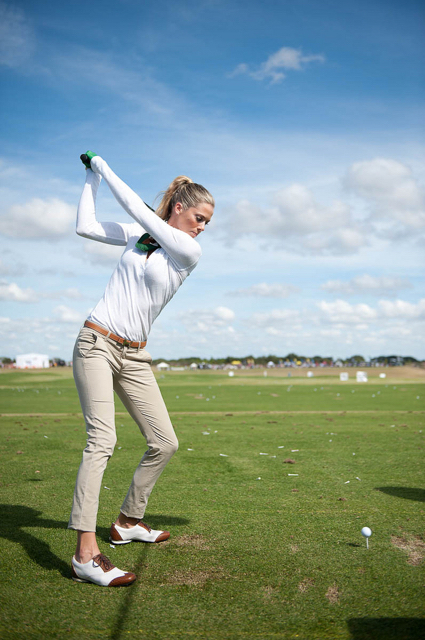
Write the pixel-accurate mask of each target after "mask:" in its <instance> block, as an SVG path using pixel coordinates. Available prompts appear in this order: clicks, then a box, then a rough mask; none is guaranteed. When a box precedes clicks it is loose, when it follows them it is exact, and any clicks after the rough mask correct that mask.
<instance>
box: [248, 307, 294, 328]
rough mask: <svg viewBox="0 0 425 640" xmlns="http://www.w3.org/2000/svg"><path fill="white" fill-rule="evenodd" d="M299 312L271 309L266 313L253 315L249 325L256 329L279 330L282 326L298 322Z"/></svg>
mask: <svg viewBox="0 0 425 640" xmlns="http://www.w3.org/2000/svg"><path fill="white" fill-rule="evenodd" d="M300 320H301V312H300V311H298V310H297V309H273V310H272V311H269V312H267V313H254V315H253V316H252V318H251V319H250V323H251V324H253V325H255V326H257V327H268V328H270V327H274V328H275V329H279V328H280V327H281V326H282V325H286V324H290V325H292V324H293V323H294V322H299V321H300Z"/></svg>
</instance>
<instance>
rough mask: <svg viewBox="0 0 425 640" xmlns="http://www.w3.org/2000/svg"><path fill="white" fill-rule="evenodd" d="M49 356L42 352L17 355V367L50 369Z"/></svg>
mask: <svg viewBox="0 0 425 640" xmlns="http://www.w3.org/2000/svg"><path fill="white" fill-rule="evenodd" d="M49 366H50V365H49V356H46V355H44V354H41V353H25V354H22V355H20V356H16V368H17V369H48V368H49Z"/></svg>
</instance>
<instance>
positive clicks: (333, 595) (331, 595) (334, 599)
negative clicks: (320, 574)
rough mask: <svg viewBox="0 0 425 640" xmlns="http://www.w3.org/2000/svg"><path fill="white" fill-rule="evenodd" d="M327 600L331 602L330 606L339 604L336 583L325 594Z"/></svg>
mask: <svg viewBox="0 0 425 640" xmlns="http://www.w3.org/2000/svg"><path fill="white" fill-rule="evenodd" d="M325 598H327V599H328V600H329V603H330V604H338V602H339V591H338V587H337V585H336V584H335V583H334V584H333V585H332V586H330V587H329V588H328V590H327V591H326V593H325Z"/></svg>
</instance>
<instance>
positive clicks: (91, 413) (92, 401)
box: [68, 327, 178, 531]
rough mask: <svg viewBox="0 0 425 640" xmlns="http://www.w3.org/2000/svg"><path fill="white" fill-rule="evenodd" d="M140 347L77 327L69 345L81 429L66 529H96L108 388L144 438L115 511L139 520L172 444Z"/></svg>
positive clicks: (111, 438) (106, 451)
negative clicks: (139, 456)
mask: <svg viewBox="0 0 425 640" xmlns="http://www.w3.org/2000/svg"><path fill="white" fill-rule="evenodd" d="M151 362H152V358H151V356H150V355H149V353H148V352H147V351H145V349H137V348H131V347H123V346H121V345H119V344H117V343H116V342H114V341H112V340H110V339H108V338H106V337H104V336H102V335H101V334H100V333H98V332H96V331H95V330H93V329H89V328H87V327H83V328H82V329H81V331H80V333H79V335H78V338H77V341H76V343H75V348H74V355H73V369H74V379H75V383H76V385H77V390H78V395H79V397H80V403H81V407H82V410H83V414H84V419H85V422H86V429H87V446H86V448H85V449H84V451H83V459H82V461H81V465H80V468H79V470H78V474H77V482H76V485H75V492H74V501H73V505H72V511H71V517H70V520H69V524H68V527H69V528H70V529H77V530H79V531H96V516H97V510H98V506H99V493H100V488H101V484H102V478H103V473H104V471H105V468H106V464H107V462H108V460H109V458H110V457H111V455H112V453H113V451H114V446H115V444H116V441H117V437H116V433H115V406H114V390H115V391H116V393H117V394H118V396H119V397H120V399H121V400H122V402H123V404H124V406H125V407H126V409H127V411H128V412H129V414H130V415H131V417H132V418H133V419H134V420H135V422H136V423H137V425H138V427H139V429H140V431H141V432H142V434H143V436H144V437H145V438H146V442H147V445H148V450H147V451H146V452H145V454H144V455H143V457H142V459H141V461H140V463H139V465H138V467H137V469H136V471H135V472H134V476H133V480H132V482H131V485H130V488H129V490H128V493H127V496H126V498H125V500H124V502H123V504H122V506H121V511H122V513H124V514H125V515H126V516H128V517H130V518H142V517H143V515H144V513H145V509H146V505H147V502H148V498H149V496H150V494H151V492H152V489H153V487H154V484H155V482H156V480H157V479H158V477H159V476H160V474H161V473H162V471H163V469H164V467H165V465H166V464H167V462H168V461H169V459H170V458H171V456H172V455H173V454H174V453H175V452H176V451H177V448H178V442H177V438H176V435H175V433H174V429H173V425H172V424H171V421H170V418H169V415H168V412H167V409H166V407H165V404H164V400H163V398H162V395H161V392H160V390H159V387H158V385H157V382H156V380H155V377H154V375H153V373H152V370H151V366H150V363H151Z"/></svg>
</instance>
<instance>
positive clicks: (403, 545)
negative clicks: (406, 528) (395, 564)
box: [391, 533, 425, 567]
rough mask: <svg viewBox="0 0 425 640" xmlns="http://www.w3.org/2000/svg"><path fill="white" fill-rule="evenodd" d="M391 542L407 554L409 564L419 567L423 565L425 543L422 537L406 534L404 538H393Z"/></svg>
mask: <svg viewBox="0 0 425 640" xmlns="http://www.w3.org/2000/svg"><path fill="white" fill-rule="evenodd" d="M391 542H392V543H393V545H394V546H395V547H397V549H401V550H402V551H405V552H406V553H407V555H408V559H407V564H411V565H412V566H413V567H418V566H419V565H420V564H421V563H422V560H423V559H424V557H425V542H424V540H423V538H422V537H421V536H412V535H409V534H408V533H406V534H404V535H403V536H391Z"/></svg>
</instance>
